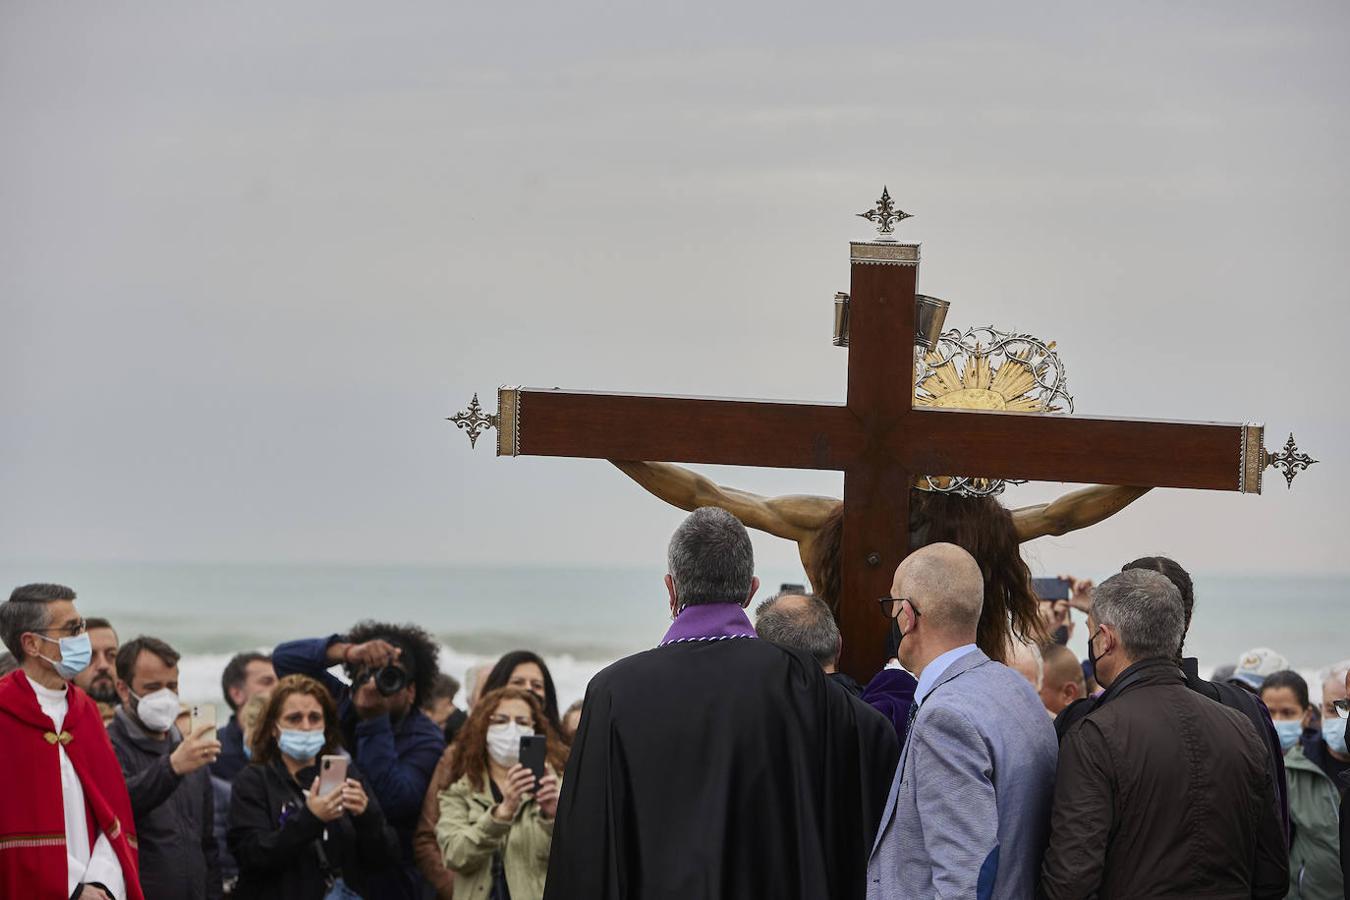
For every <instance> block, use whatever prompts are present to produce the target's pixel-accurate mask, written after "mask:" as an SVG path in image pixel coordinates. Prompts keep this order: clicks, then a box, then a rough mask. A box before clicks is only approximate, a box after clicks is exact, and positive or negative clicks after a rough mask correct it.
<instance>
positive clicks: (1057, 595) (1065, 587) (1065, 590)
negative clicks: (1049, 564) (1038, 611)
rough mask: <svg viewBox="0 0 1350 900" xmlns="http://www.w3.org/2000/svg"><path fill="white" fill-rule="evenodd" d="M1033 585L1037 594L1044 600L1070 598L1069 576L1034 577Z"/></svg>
mask: <svg viewBox="0 0 1350 900" xmlns="http://www.w3.org/2000/svg"><path fill="white" fill-rule="evenodd" d="M1031 587H1032V590H1034V591H1035V592H1036V596H1037V597H1040V598H1041V599H1042V600H1068V599H1069V579H1067V578H1033V579H1031Z"/></svg>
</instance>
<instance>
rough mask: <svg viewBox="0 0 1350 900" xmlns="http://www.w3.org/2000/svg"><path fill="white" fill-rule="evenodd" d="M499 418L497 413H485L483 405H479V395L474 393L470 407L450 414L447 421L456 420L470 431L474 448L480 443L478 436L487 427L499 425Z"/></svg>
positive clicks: (471, 445) (471, 444)
mask: <svg viewBox="0 0 1350 900" xmlns="http://www.w3.org/2000/svg"><path fill="white" fill-rule="evenodd" d="M498 418H499V417H498V416H497V414H496V413H488V414H487V415H483V407H481V406H479V405H478V395H477V394H474V395H473V400H471V401H469V408H468V409H466V410H464V411H463V412H457V413H455V414H454V415H453V416H448V417H447V418H446V421H447V422H454V423H455V425H456V426H457V427H459V428H462V429H464V430H465V431H467V432H468V433H469V447H470V448H471V449H472V448H473V447H474V446H475V445H477V443H478V436H479V435H480V434H482V433H483V431H484V430H485V429H488V428H496V427H497V425H498Z"/></svg>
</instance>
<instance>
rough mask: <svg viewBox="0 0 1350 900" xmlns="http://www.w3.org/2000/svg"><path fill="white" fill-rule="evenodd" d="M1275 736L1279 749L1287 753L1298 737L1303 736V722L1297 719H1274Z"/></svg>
mask: <svg viewBox="0 0 1350 900" xmlns="http://www.w3.org/2000/svg"><path fill="white" fill-rule="evenodd" d="M1273 724H1274V725H1275V734H1276V735H1277V736H1278V737H1279V739H1280V749H1281V750H1284V751H1286V752H1288V750H1289V748H1290V747H1292V746H1294V745H1295V744H1297V743H1298V739H1299V735H1301V734H1303V722H1302V721H1301V720H1299V719H1276V720H1275V721H1274V723H1273Z"/></svg>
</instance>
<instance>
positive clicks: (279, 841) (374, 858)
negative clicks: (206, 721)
mask: <svg viewBox="0 0 1350 900" xmlns="http://www.w3.org/2000/svg"><path fill="white" fill-rule="evenodd" d="M315 774H316V769H315V768H309V769H303V770H301V772H300V773H299V780H300V784H304V785H306V786H308V785H310V784H312V783H313V781H314V776H315ZM347 777H349V778H355V779H357V780H358V781H362V779H361V775H360V773H358V772H357V771H356V767H355V766H348V769H347ZM362 785H363V786H365V788H366V796H367V797H368V798H369V803H368V805H367V806H366V811H365V812H364V813H362V814H361V815H359V816H352V815H344V816H343V817H342V818H340V819H337V820H335V821H333V822H329V823H328V824H327V825H325V824H324V823H323V822H321V821H319V819H318V818H317V817H315V815H314V814H313V813H311V812H310V811H309V809H308V807H306V806H305V801H304V796H303V795H302V794H301V791H300V785H299V784H297V783H296V780H295V779H293V778H291V775H290V773H289V772H287V771H286V767H285V765H284V764H283V763H282V762H281V760H280V759H278V760H275V761H274V762H272V763H270V764H268V765H249V766H246V767H245V768H244V769H243V770H242V771H241V772H240V773H239V774H238V775H236V776H235V779H234V791H233V794H232V796H231V798H230V818H229V823H230V827H229V832H228V834H227V840H228V841H229V845H230V852H231V853H233V854H234V858H235V860H236V861H237V862H238V864H239V882H238V884H237V885H236V886H235V889H234V894H233V895H232V896H234V897H237V898H240V900H247V898H258V900H264V898H275V900H311V898H312V900H321V898H322V897H323V896H324V894H325V892H326V891H327V890H328V883H327V872H326V871H325V870H324V868H323V866H322V864H321V862H320V854H319V850H318V848H319V847H320V846H322V848H323V855H324V857H326V859H327V862H328V866H329V869H330V870H331V871H333V872H335V873H340V874H341V875H342V878H343V880H344V881H346V883H347V886H348V887H350V888H351V889H352V890H354V891H357V892H358V893H365V890H364V889H365V886H366V882H367V880H368V878H369V876H370V874H371V873H372V872H376V871H379V870H381V869H387V868H389V867H390V866H394V865H397V864H398V861H399V850H398V837H397V836H396V835H395V834H394V829H392V828H390V827H389V826H388V825H387V824H385V821H384V814H383V813H382V812H381V811H380V806H379V803H378V802H376V800H375V796H374V794H372V793H371V792H370V788H369V786H366V785H365V782H364V781H362Z"/></svg>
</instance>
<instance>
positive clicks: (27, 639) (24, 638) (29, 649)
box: [19, 631, 42, 662]
mask: <svg viewBox="0 0 1350 900" xmlns="http://www.w3.org/2000/svg"><path fill="white" fill-rule="evenodd" d="M19 646H20V647H22V648H23V655H24V656H25V657H29V656H34V657H36V656H41V655H42V638H40V637H38V636H37V635H36V634H33V632H31V631H29V632H26V633H24V634H23V635H21V636H20V637H19ZM19 662H23V660H22V659H21V660H19Z"/></svg>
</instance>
